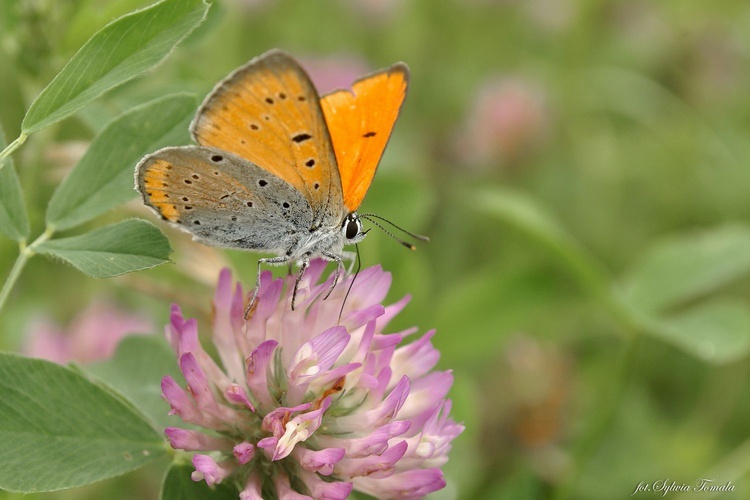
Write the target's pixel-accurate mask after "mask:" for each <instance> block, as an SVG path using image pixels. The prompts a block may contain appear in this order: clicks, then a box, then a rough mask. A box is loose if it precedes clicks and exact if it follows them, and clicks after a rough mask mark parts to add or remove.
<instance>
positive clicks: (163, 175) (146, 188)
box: [142, 159, 180, 222]
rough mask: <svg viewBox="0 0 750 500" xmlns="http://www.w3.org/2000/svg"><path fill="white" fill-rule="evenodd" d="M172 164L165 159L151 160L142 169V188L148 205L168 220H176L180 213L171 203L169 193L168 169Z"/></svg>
mask: <svg viewBox="0 0 750 500" xmlns="http://www.w3.org/2000/svg"><path fill="white" fill-rule="evenodd" d="M171 169H172V165H171V164H170V163H169V162H167V161H165V160H158V159H155V160H152V162H151V163H150V165H148V167H146V168H145V169H144V170H143V175H142V179H143V181H142V182H143V189H142V192H143V193H144V196H145V197H146V201H147V203H148V204H149V205H151V206H152V207H154V208H155V209H156V210H158V211H159V214H160V215H161V216H162V217H164V218H165V219H166V220H168V221H170V222H178V220H179V218H180V215H179V212H178V210H177V206H176V205H175V204H174V203H172V201H171V200H170V198H169V193H168V192H167V191H171V190H172V188H170V187H169V184H168V179H167V177H168V172H167V171H168V170H171Z"/></svg>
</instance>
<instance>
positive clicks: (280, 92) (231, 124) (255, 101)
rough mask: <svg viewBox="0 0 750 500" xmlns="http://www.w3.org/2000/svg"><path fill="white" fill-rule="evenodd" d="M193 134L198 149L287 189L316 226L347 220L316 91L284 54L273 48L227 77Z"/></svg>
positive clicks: (211, 96) (211, 97) (202, 111)
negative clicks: (264, 173)
mask: <svg viewBox="0 0 750 500" xmlns="http://www.w3.org/2000/svg"><path fill="white" fill-rule="evenodd" d="M190 129H191V132H192V134H193V137H194V138H195V140H196V142H198V144H200V145H202V146H209V147H214V148H218V149H223V150H225V151H229V152H231V153H234V154H235V155H237V156H240V157H242V158H246V159H247V160H249V161H250V162H252V163H255V164H256V165H259V166H260V167H262V168H264V169H266V170H268V171H269V172H271V173H272V174H273V175H275V176H277V177H278V178H280V179H283V180H285V181H286V182H288V183H289V184H290V185H292V186H293V187H294V188H295V189H297V190H298V191H299V192H300V193H302V195H303V196H304V197H305V198H306V199H307V201H308V202H309V204H310V207H311V208H312V211H313V214H314V221H313V224H314V225H316V226H317V225H320V224H321V223H323V221H327V220H335V222H336V223H337V224H338V222H339V221H340V220H341V219H342V218H343V216H344V215H346V214H345V213H343V212H344V210H345V209H344V206H343V200H342V194H341V180H340V178H339V171H338V168H337V167H336V157H335V154H334V152H333V146H332V144H331V138H330V136H329V135H328V129H327V127H326V122H325V118H324V117H323V112H322V110H321V108H320V99H319V97H318V93H317V91H316V90H315V87H314V86H313V84H312V83H311V82H310V78H309V77H308V76H307V74H306V73H305V72H304V70H303V69H302V68H301V67H300V65H299V64H298V63H297V62H296V61H295V60H294V59H293V58H292V57H291V56H290V55H288V54H286V53H285V52H282V51H279V50H272V51H270V52H267V53H266V54H264V55H262V56H260V57H258V58H256V59H253V60H252V61H250V62H249V63H248V64H247V65H245V66H243V67H241V68H239V69H238V70H236V71H235V72H233V73H232V74H230V75H229V76H228V77H227V78H226V79H225V80H224V81H222V82H221V83H219V84H218V85H217V86H216V88H214V90H213V91H212V92H211V94H209V96H208V97H207V98H206V100H205V101H204V102H203V105H202V106H201V108H200V109H199V110H198V113H197V115H196V117H195V119H194V120H193V123H192V124H191V127H190Z"/></svg>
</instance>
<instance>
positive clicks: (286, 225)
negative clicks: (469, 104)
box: [135, 49, 424, 315]
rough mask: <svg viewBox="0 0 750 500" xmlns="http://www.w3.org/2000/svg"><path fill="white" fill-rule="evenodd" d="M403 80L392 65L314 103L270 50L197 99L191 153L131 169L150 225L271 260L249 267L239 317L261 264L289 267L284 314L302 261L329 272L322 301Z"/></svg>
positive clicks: (293, 67) (339, 264)
mask: <svg viewBox="0 0 750 500" xmlns="http://www.w3.org/2000/svg"><path fill="white" fill-rule="evenodd" d="M408 81H409V69H408V67H407V66H406V65H405V64H403V63H396V64H394V65H393V66H391V67H389V68H387V69H384V70H381V71H377V72H375V73H372V74H370V75H367V76H365V77H363V78H361V79H359V80H357V81H356V82H354V84H353V85H352V88H351V90H337V91H334V92H332V93H330V94H327V95H324V96H323V97H320V96H319V95H318V92H317V90H316V89H315V87H314V86H313V84H312V82H311V80H310V77H309V76H308V75H307V73H305V71H304V69H303V68H302V67H301V66H300V64H299V63H298V62H297V61H296V60H295V59H294V58H293V57H292V56H290V55H289V54H287V53H286V52H283V51H281V50H278V49H275V50H271V51H269V52H267V53H265V54H263V55H261V56H259V57H257V58H255V59H253V60H251V61H250V62H249V63H247V64H246V65H244V66H242V67H240V68H238V69H237V70H235V71H234V72H232V73H231V74H230V75H229V76H227V77H226V78H225V79H224V80H223V81H221V82H219V84H218V85H216V87H215V88H214V89H213V90H212V91H211V93H210V94H209V95H208V96H207V97H206V99H205V100H204V102H203V104H202V105H201V106H200V108H199V109H198V112H197V114H196V116H195V118H194V119H193V121H192V123H191V125H190V132H191V135H192V137H193V139H194V140H195V142H196V143H197V144H198V145H197V146H182V147H167V148H164V149H160V150H159V151H156V152H155V153H153V154H150V155H147V156H146V157H144V158H143V159H142V160H141V161H140V163H139V164H138V165H137V167H136V169H135V184H136V189H137V190H138V191H139V192H140V193H141V196H142V199H143V202H144V203H145V204H146V205H147V206H149V207H151V208H152V209H153V210H154V211H155V212H156V213H157V214H158V215H159V216H161V217H162V218H163V219H164V220H166V221H168V222H170V223H172V224H174V225H176V226H178V227H180V228H181V229H184V230H187V231H188V232H190V233H192V234H193V237H194V239H195V240H197V241H199V242H201V243H205V244H208V245H212V246H218V247H225V248H236V249H244V250H254V251H259V252H268V253H272V254H274V256H273V257H267V258H261V259H259V260H258V275H257V282H256V287H255V291H254V293H253V297H252V299H251V300H250V305H248V308H247V311H246V315H247V314H248V313H249V311H250V309H251V308H252V307H253V304H254V303H255V299H256V297H257V294H258V289H259V287H260V275H261V264H270V265H281V264H287V263H288V264H297V265H298V266H299V272H298V274H297V278H296V282H295V286H294V293H293V294H292V304H291V307H292V309H294V306H295V298H296V293H297V288H298V286H299V283H300V280H301V279H302V276H303V274H304V272H305V269H306V268H307V267H308V265H309V263H310V259H312V258H323V259H325V260H328V261H331V262H335V263H336V270H335V274H334V278H333V281H332V284H331V287H330V289H329V290H328V294H327V295H326V298H327V297H328V295H330V293H331V292H332V291H333V288H334V287H335V286H336V283H337V282H338V281H339V279H340V276H341V274H342V273H343V272H344V264H343V261H344V260H345V259H346V260H352V261H353V258H354V254H353V253H351V252H347V251H344V246H345V245H348V244H355V243H358V242H360V241H362V240H363V239H364V237H365V235H366V233H367V231H365V230H363V227H362V220H361V219H362V217H364V215H363V216H360V215H359V214H358V213H357V209H358V208H359V206H360V204H361V203H362V200H363V199H364V197H365V194H366V193H367V190H368V189H369V187H370V184H371V183H372V179H373V176H374V175H375V171H376V169H377V166H378V163H379V162H380V157H381V155H382V154H383V150H384V149H385V146H386V143H387V142H388V139H389V137H390V135H391V131H392V129H393V126H394V124H395V122H396V119H397V118H398V115H399V111H400V109H401V105H402V103H403V101H404V98H405V96H406V91H407V87H408ZM367 215H372V214H367ZM368 220H371V219H368ZM372 222H374V221H372ZM375 224H376V225H378V224H377V223H375ZM378 226H379V225H378ZM409 234H411V233H409ZM416 236H417V237H419V236H418V235H416ZM419 238H421V239H424V237H419ZM402 243H404V242H402ZM406 245H407V246H409V245H408V244H406Z"/></svg>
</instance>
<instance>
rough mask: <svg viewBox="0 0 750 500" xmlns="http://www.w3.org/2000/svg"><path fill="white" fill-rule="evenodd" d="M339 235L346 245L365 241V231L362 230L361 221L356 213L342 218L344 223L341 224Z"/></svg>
mask: <svg viewBox="0 0 750 500" xmlns="http://www.w3.org/2000/svg"><path fill="white" fill-rule="evenodd" d="M341 234H342V235H343V236H344V239H345V241H346V244H348V245H351V244H354V243H359V242H360V241H362V240H363V239H365V236H366V235H367V231H364V230H363V228H362V220H361V219H360V217H359V214H357V212H351V213H350V214H349V215H347V216H346V217H344V221H343V222H342V223H341Z"/></svg>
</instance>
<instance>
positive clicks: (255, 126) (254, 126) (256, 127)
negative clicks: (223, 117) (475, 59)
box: [242, 123, 260, 143]
mask: <svg viewBox="0 0 750 500" xmlns="http://www.w3.org/2000/svg"><path fill="white" fill-rule="evenodd" d="M250 128H251V129H253V130H258V129H259V128H260V127H259V126H258V125H256V124H255V123H251V124H250ZM242 142H243V143H244V142H245V140H244V139H242Z"/></svg>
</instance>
